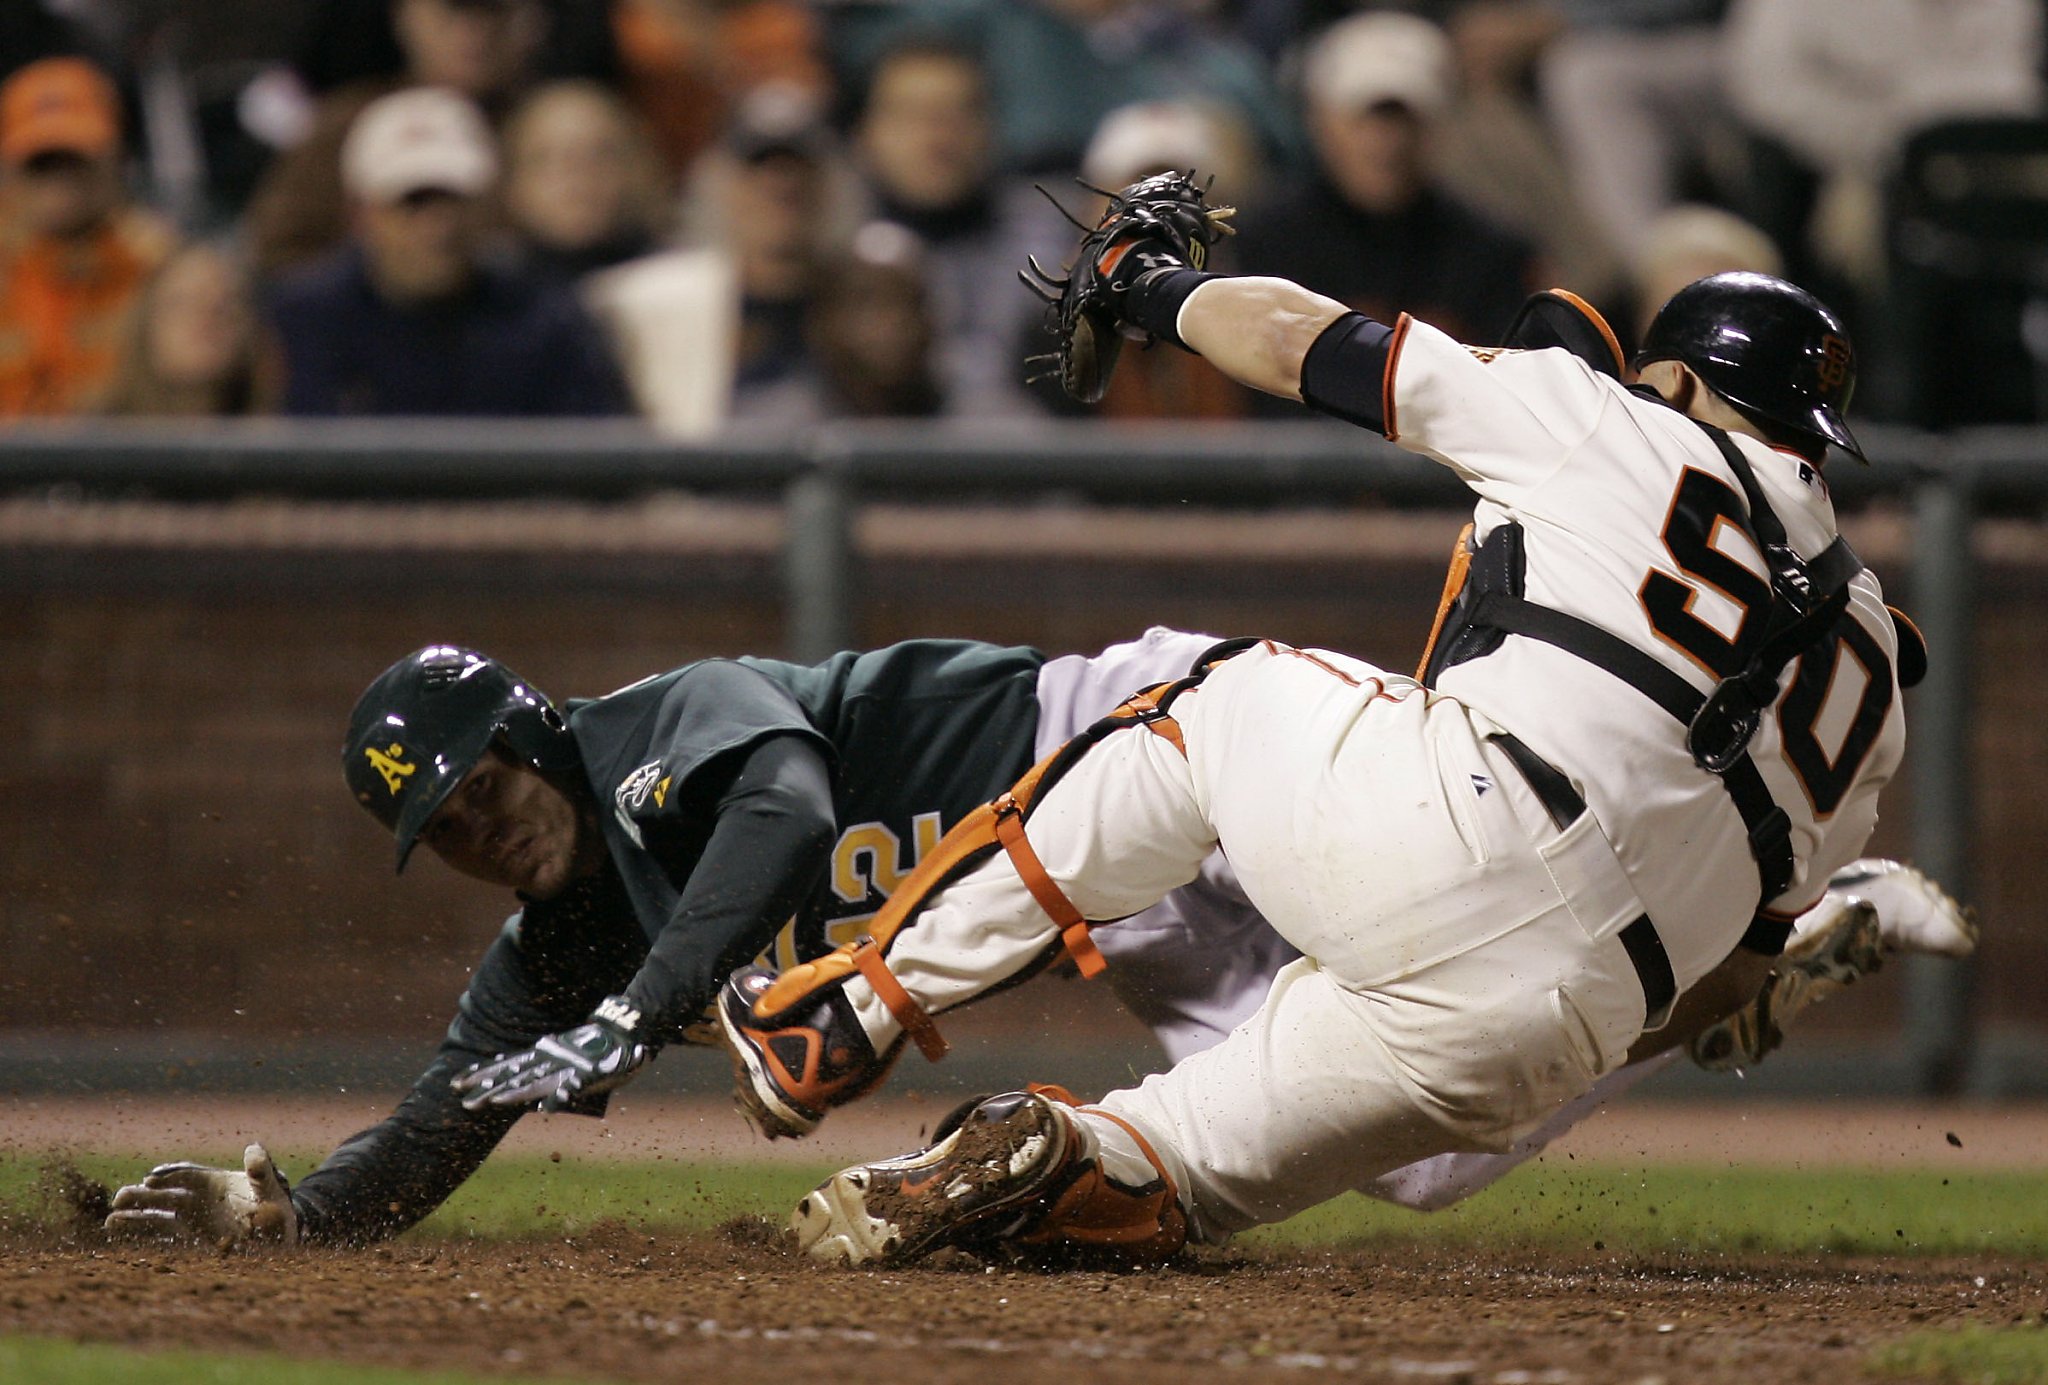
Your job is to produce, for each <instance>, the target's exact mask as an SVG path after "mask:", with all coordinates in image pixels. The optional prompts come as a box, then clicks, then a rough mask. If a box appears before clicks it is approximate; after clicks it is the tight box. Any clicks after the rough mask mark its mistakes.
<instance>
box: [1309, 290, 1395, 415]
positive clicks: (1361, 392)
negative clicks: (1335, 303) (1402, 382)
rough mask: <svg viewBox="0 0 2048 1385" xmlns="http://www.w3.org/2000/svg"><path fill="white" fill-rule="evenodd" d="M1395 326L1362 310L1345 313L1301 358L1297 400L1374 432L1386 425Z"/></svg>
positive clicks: (1319, 411)
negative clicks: (1375, 319)
mask: <svg viewBox="0 0 2048 1385" xmlns="http://www.w3.org/2000/svg"><path fill="white" fill-rule="evenodd" d="M1393 341H1394V329H1393V328H1391V327H1389V326H1387V325H1386V324H1385V323H1383V322H1375V321H1373V320H1372V319H1371V318H1369V317H1367V316H1366V315H1365V314H1363V313H1346V314H1344V316H1342V317H1340V318H1338V319H1337V320H1336V321H1335V322H1333V323H1331V324H1330V325H1329V326H1328V327H1325V328H1324V329H1323V332H1322V335H1321V336H1319V337H1317V338H1316V339H1315V341H1314V342H1313V343H1312V344H1311V345H1310V346H1309V348H1308V355H1306V356H1304V357H1302V360H1301V402H1302V403H1304V404H1306V405H1308V406H1309V407H1310V408H1311V409H1314V410H1316V411H1317V412H1318V413H1325V414H1329V415H1331V416H1332V417H1335V418H1341V419H1343V420H1344V421H1345V422H1346V423H1355V424H1357V425H1358V426H1359V427H1361V428H1370V429H1372V430H1373V431H1374V432H1375V433H1385V432H1386V431H1387V414H1386V409H1387V405H1386V379H1387V358H1388V357H1389V356H1390V355H1391V354H1392V351H1393Z"/></svg>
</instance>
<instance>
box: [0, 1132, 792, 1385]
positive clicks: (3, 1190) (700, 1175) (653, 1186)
mask: <svg viewBox="0 0 2048 1385" xmlns="http://www.w3.org/2000/svg"><path fill="white" fill-rule="evenodd" d="M194 1157H195V1158H197V1159H199V1160H200V1161H201V1162H205V1163H212V1164H218V1165H221V1166H223V1167H236V1166H239V1165H240V1163H241V1155H240V1153H239V1152H238V1151H237V1152H230V1151H227V1150H211V1151H208V1150H202V1151H200V1152H199V1153H197V1154H196V1155H195V1156H194ZM320 1159H321V1155H319V1154H317V1153H312V1152H308V1151H287V1152H285V1153H282V1154H280V1155H278V1166H279V1167H280V1168H282V1169H284V1170H285V1172H286V1173H287V1175H297V1174H302V1173H305V1172H307V1171H308V1170H311V1169H313V1168H315V1167H316V1166H317V1165H318V1164H319V1162H320ZM65 1162H66V1164H67V1165H68V1166H69V1167H71V1168H75V1169H76V1170H77V1171H78V1172H79V1173H81V1174H83V1175H85V1176H86V1177H87V1178H89V1179H96V1180H98V1181H100V1182H102V1183H105V1184H106V1185H107V1186H108V1187H109V1188H114V1187H118V1186H120V1185H121V1184H123V1183H131V1182H135V1181H136V1180H137V1179H139V1178H140V1177H141V1175H142V1174H143V1173H144V1172H146V1171H147V1170H148V1168H149V1164H150V1161H149V1160H148V1159H147V1158H144V1157H128V1156H120V1155H108V1154H73V1155H68V1156H66V1159H65ZM50 1169H51V1161H49V1160H48V1159H38V1158H30V1157H25V1156H21V1155H15V1154H0V1225H4V1222H5V1217H6V1214H7V1213H8V1212H9V1210H10V1209H11V1210H12V1212H13V1213H14V1214H15V1215H16V1216H18V1217H23V1218H26V1219H30V1220H38V1221H40V1220H47V1219H48V1218H49V1217H51V1216H52V1215H53V1210H52V1200H51V1196H50V1192H51V1183H52V1179H51V1174H50ZM831 1172H832V1169H831V1167H830V1166H828V1165H823V1164H820V1165H817V1166H815V1167H813V1166H808V1165H789V1164H737V1163H735V1164H713V1163H693V1162H684V1161H676V1162H669V1161H666V1160H645V1161H630V1162H629V1161H619V1162H603V1163H598V1162H577V1161H574V1160H565V1161H563V1162H561V1163H556V1162H554V1161H553V1160H551V1159H548V1158H544V1157H541V1156H538V1155H521V1156H507V1157H501V1158H496V1159H492V1160H490V1161H489V1162H488V1163H486V1164H485V1165H484V1167H483V1168H482V1170H481V1171H479V1172H478V1174H477V1175H476V1176H475V1177H474V1178H472V1179H470V1180H469V1181H468V1182H467V1183H465V1184H463V1185H462V1187H461V1188H459V1189H458V1190H457V1191H456V1193H455V1196H453V1197H451V1198H450V1199H448V1201H447V1202H446V1203H444V1204H443V1205H442V1206H441V1208H440V1210H439V1211H437V1212H435V1213H434V1215H433V1216H431V1217H429V1218H427V1220H426V1221H425V1222H423V1223H421V1225H420V1227H419V1229H418V1230H417V1231H416V1232H414V1233H413V1234H415V1235H422V1236H468V1237H477V1238H480V1239H494V1238H501V1237H526V1236H535V1235H547V1234H554V1235H574V1234H576V1233H577V1232H578V1231H580V1230H582V1229H583V1228H585V1227H588V1226H590V1225H592V1224H593V1223H595V1222H599V1221H625V1222H631V1223H635V1224H646V1225H650V1226H660V1227H665V1228H668V1229H671V1230H702V1229H706V1228H709V1227H715V1226H718V1225H720V1224H721V1223H723V1222H726V1221H729V1220H731V1219H732V1218H734V1217H737V1216H743V1215H747V1214H749V1213H768V1214H773V1215H776V1216H780V1215H781V1214H782V1213H783V1212H784V1211H786V1210H787V1209H788V1208H789V1207H791V1206H793V1205H794V1204H795V1202H796V1200H797V1199H798V1198H799V1197H801V1196H803V1194H805V1193H806V1192H809V1191H810V1190H811V1189H812V1188H813V1187H815V1186H816V1185H817V1184H818V1182H819V1181H820V1180H821V1179H823V1178H824V1177H825V1176H826V1175H827V1174H829V1173H831ZM5 1378H6V1377H5V1376H0V1380H4V1379H5Z"/></svg>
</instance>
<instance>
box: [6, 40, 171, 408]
mask: <svg viewBox="0 0 2048 1385" xmlns="http://www.w3.org/2000/svg"><path fill="white" fill-rule="evenodd" d="M120 165H121V122H120V109H119V105H118V102H117V99H116V97H115V95H114V88H113V84H112V83H111V82H109V81H108V80H107V78H106V76H105V75H104V74H102V73H101V72H100V71H99V69H97V68H95V67H94V66H93V65H92V64H90V63H88V62H85V61H82V60H80V59H77V58H45V59H44V60H42V61H41V62H35V63H30V64H29V65H28V66H27V67H24V68H22V69H21V70H20V71H18V72H16V73H15V74H14V75H13V76H11V77H9V78H8V79H7V82H6V84H5V85H0V417H5V418H18V417H21V416H23V415H27V414H72V413H82V412H86V411H89V410H91V409H93V408H95V407H97V406H98V404H99V403H100V401H101V399H102V398H103V397H104V395H105V394H106V391H107V390H108V388H109V386H110V385H111V383H112V380H113V376H114V373H115V370H116V367H117V364H118V362H119V359H120V355H121V349H122V344H123V343H124V342H125V341H126V339H127V335H128V319H129V316H130V314H131V313H132V312H133V311H134V308H135V305H136V303H137V301H138V299H139V298H140V296H141V294H142V290H143V287H144V285H146V284H147V283H148V282H149V279H150V276H151V275H152V274H154V273H155V271H156V268H157V266H158V265H159V264H160V263H162V261H163V259H164V257H165V255H166V254H168V253H169V250H170V247H171V235H170V232H169V230H168V228H167V227H165V226H164V225H163V224H162V223H160V222H158V221H157V220H155V219H154V218H153V217H150V216H149V215H148V214H146V213H144V212H142V211H139V210H137V209H135V208H133V207H131V206H129V205H128V202H127V199H126V196H125V194H124V193H123V191H122V187H121V166H120Z"/></svg>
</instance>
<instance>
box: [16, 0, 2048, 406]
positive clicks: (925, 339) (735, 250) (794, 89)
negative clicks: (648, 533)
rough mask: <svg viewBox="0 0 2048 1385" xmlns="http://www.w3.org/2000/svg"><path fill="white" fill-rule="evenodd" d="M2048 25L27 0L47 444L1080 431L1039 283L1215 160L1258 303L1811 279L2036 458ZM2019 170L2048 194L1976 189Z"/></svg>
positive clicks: (1378, 8) (1700, 16)
mask: <svg viewBox="0 0 2048 1385" xmlns="http://www.w3.org/2000/svg"><path fill="white" fill-rule="evenodd" d="M2044 20H2048V0H1433V2H1430V0H1417V2H1416V3H1406V4H1384V3H1372V4H1359V3H1344V0H286V3H282V4H280V3H276V0H268V2H267V3H266V2H265V0H0V417H21V416H27V415H45V416H49V415H86V414H116V415H150V416H196V415H241V414H263V413H288V414H299V415H321V416H331V415H342V414H350V415H442V416H485V415H495V416H510V415H519V416H535V415H557V416H564V415H591V416H595V415H639V416H642V417H644V418H647V419H649V420H651V421H652V422H654V423H655V424H657V425H658V426H660V427H663V428H665V429H668V430H671V431H674V432H676V433H679V434H685V435H687V434H693V433H702V432H705V431H708V430H712V429H716V428H718V427H721V426H723V425H725V424H727V423H729V422H735V421H744V420H763V421H766V422H770V423H781V424H797V423H810V422H817V421H820V420H825V419H833V418H849V417H938V416H962V417H968V418H976V419H993V418H1004V417H1018V416H1033V415H1039V416H1042V415H1046V414H1053V413H1059V412H1062V411H1064V410H1066V409H1068V408H1069V407H1070V406H1069V405H1068V404H1067V403H1066V402H1065V401H1064V400H1063V399H1062V398H1060V397H1059V395H1058V392H1057V390H1056V389H1055V388H1053V387H1052V386H1051V385H1049V384H1048V383H1046V382H1045V381H1042V380H1041V381H1038V382H1036V383H1030V382H1029V377H1030V376H1031V375H1032V374H1033V369H1034V368H1033V366H1032V365H1031V364H1030V363H1029V358H1030V357H1032V356H1034V355H1036V354H1038V353H1041V352H1043V351H1044V350H1046V349H1047V348H1048V345H1049V338H1048V337H1046V335H1045V333H1044V326H1043V320H1042V319H1043V309H1042V306H1041V305H1040V304H1039V303H1038V301H1037V300H1036V299H1035V298H1033V297H1032V296H1031V295H1030V294H1029V293H1028V292H1027V291H1026V290H1025V289H1024V288H1023V286H1022V285H1020V284H1019V283H1018V281H1017V277H1016V271H1017V269H1018V268H1019V267H1020V266H1022V265H1023V263H1024V260H1025V257H1026V255H1027V254H1035V255H1037V256H1038V257H1039V259H1040V260H1042V261H1044V262H1046V263H1048V264H1054V265H1057V264H1059V263H1061V262H1063V261H1064V259H1065V258H1066V256H1067V255H1068V254H1069V253H1071V247H1072V244H1073V241H1074V231H1073V229H1072V226H1071V225H1070V224H1069V219H1070V218H1077V219H1079V220H1082V221H1089V220H1092V218H1093V217H1094V216H1095V215H1096V214H1097V212H1098V210H1099V207H1100V205H1101V203H1100V198H1099V196H1098V195H1097V193H1096V192H1094V191H1091V188H1092V189H1104V188H1116V187H1119V186H1121V185H1123V184H1125V183H1127V182H1129V181H1132V180H1134V179H1136V178H1138V177H1141V176H1144V175H1146V174H1148V173H1152V172H1156V171H1160V170H1162V169H1168V168H1173V169H1194V170H1197V171H1198V172H1199V173H1200V174H1201V175H1202V176H1204V177H1208V176H1210V175H1213V177H1214V195H1215V197H1217V198H1218V199H1219V200H1222V201H1225V202H1229V203H1233V204H1235V205H1236V206H1238V207H1239V208H1240V217H1239V220H1240V223H1241V227H1242V230H1241V234H1240V235H1238V236H1237V237H1236V238H1234V239H1233V240H1231V241H1229V242H1227V243H1226V244H1225V246H1224V247H1223V253H1222V254H1221V255H1220V257H1219V259H1218V261H1217V262H1216V263H1215V264H1214V265H1212V267H1213V268H1221V269H1227V270H1232V271H1238V272H1245V273H1273V274H1279V275H1284V276H1286V277H1288V278H1291V279H1294V280H1296V281H1298V282H1300V283H1302V284H1304V285H1307V286H1308V287H1310V288H1313V289H1316V290H1319V291H1320V292H1322V293H1325V294H1328V295H1330V296H1332V297H1335V298H1338V299H1341V300H1343V301H1344V302H1346V303H1348V304H1350V305H1352V306H1353V307H1355V308H1358V309H1359V310H1361V311H1364V312H1367V313H1369V314H1372V315H1374V316H1376V317H1382V318H1387V319H1391V318H1392V316H1394V315H1395V314H1398V313H1400V312H1403V311H1406V312H1411V313H1413V314H1415V315H1416V316H1418V317H1422V318H1425V319H1427V320H1429V321H1431V322H1433V323H1435V324H1437V325H1439V326H1441V327H1443V328H1445V329H1446V330H1448V331H1450V332H1452V333H1453V334H1455V335H1458V336H1460V337H1461V338H1463V339H1465V340H1467V341H1470V342H1473V343H1476V344H1484V343H1487V342H1489V341H1491V340H1493V339H1495V337H1496V336H1497V334H1498V333H1500V332H1501V331H1502V330H1503V329H1505V327H1506V326H1507V324H1508V322H1509V320H1510V319H1511V318H1512V317H1513V315H1514V312H1515V309H1516V308H1517V306H1518V305H1519V304H1520V302H1521V300H1522V299H1523V297H1524V296H1525V295H1526V294H1527V293H1528V292H1530V291H1531V290H1533V289H1536V288H1542V287H1547V286H1550V285H1562V286H1564V287H1568V288H1571V289H1573V290H1575V291H1577V292H1578V293H1579V294H1580V295H1581V296H1583V297H1585V298H1587V299H1589V300H1590V301H1592V302H1593V303H1595V304H1596V305H1598V306H1599V307H1601V308H1602V309H1603V310H1604V311H1605V312H1606V313H1607V315H1608V317H1609V318H1610V320H1611V321H1613V322H1614V324H1615V325H1616V327H1617V330H1618V331H1619V332H1620V334H1621V335H1622V337H1623V338H1624V341H1625V342H1626V340H1627V339H1628V338H1629V337H1631V336H1632V335H1633V334H1634V333H1635V332H1637V331H1639V330H1640V327H1641V325H1642V323H1643V322H1644V321H1645V318H1646V314H1647V313H1648V312H1649V311H1652V310H1654V308H1655V307H1656V306H1657V305H1658V304H1659V303H1660V302H1661V301H1662V300H1663V298H1664V297H1665V296H1666V295H1668V294H1669V292H1671V291H1672V290H1673V289H1674V288H1676V287H1677V286H1679V285H1681V284H1683V283H1685V282H1687V281H1689V280H1690V279H1692V278H1694V277H1697V276H1698V275H1701V274H1705V273H1710V272H1715V271H1718V270H1723V269H1734V268H1747V269H1761V270H1766V271H1771V272H1776V273H1782V274H1785V275H1788V276H1789V277H1792V278H1794V279H1797V280H1798V281H1800V282H1801V283H1803V284H1805V285H1807V286H1808V287H1810V288H1812V289H1814V290H1815V291H1816V292H1818V293H1820V294H1821V296H1822V297H1823V298H1826V299H1827V300H1829V301H1830V302H1831V303H1833V304H1835V305H1836V306H1837V307H1838V308H1839V309H1840V310H1842V311H1843V313H1844V314H1845V316H1846V317H1847V318H1848V319H1849V321H1850V322H1851V324H1852V326H1853V327H1855V328H1856V330H1857V331H1858V333H1859V336H1860V337H1861V339H1862V340H1863V342H1864V344H1865V346H1866V357H1867V358H1869V359H1868V361H1867V369H1866V386H1865V397H1864V398H1863V399H1862V400H1860V401H1859V405H1860V410H1859V411H1860V412H1861V413H1862V414H1863V415H1864V416H1876V417H1892V418H1901V419H1906V420H1909V421H1915V422H1921V423H1927V424H1931V425H1935V426H1943V425H1949V424H1955V423H1965V422H1978V421H2010V420H2016V419H2034V418H2039V417H2043V416H2048V415H2044V413H2043V411H2042V409H2041V408H2040V407H2039V405H2040V404H2041V403H2042V402H2043V401H2048V388H2037V386H2039V385H2040V382H2042V381H2048V364H2044V363H2048V273H2044V272H2043V270H2042V266H2041V265H2040V264H2039V263H2037V262H2036V261H2037V260H2039V259H2041V258H2043V257H2048V210H2040V211H2039V213H2038V214H2039V215H2040V218H2041V219H2040V220H2038V221H2029V220H2028V217H2029V216H2032V215H2036V214H2037V209H2048V177H2044V176H2041V175H2040V174H2039V172H2038V170H2039V169H2040V168H2041V167H2042V163H2041V162H2040V161H2043V160H2048V133H2044V129H2043V124H2042V121H2041V116H2042V112H2043V92H2044V83H2043V53H2044V50H2043V30H2044ZM1992 157H1995V158H1997V159H2002V160H2004V161H2005V163H2003V164H2001V165H1998V166H1999V167H2004V168H2006V169H2007V170H2008V172H2010V170H2012V169H2021V170H2026V169H2033V170H2036V171H2035V172H2034V173H2033V174H2031V175H2029V176H2019V175H2018V174H2013V175H2012V176H2007V177H2004V178H2003V179H1998V178H1984V177H1977V176H1975V175H1974V174H1973V173H1972V172H1971V170H1975V169H1977V168H1979V167H1980V165H1981V162H1982V160H1983V159H1986V158H1992ZM1944 158H1946V159H1947V160H1948V162H1947V163H1944V162H1943V159H1944ZM1972 160H1976V162H1973V161H1972ZM1958 170H1961V171H1960V172H1959V171H1958ZM1959 180H1960V181H1959ZM1039 186H1042V187H1043V189H1044V190H1045V192H1046V193H1049V194H1050V196H1049V197H1048V196H1046V195H1044V194H1042V193H1041V192H1040V191H1039V190H1038V187H1039ZM1987 187H1988V188H1991V192H1990V193H1987V194H1986V195H1985V196H1983V197H1982V198H1980V199H1979V200H1980V201H1981V203H1982V205H1981V206H1978V205H1977V204H1976V203H1972V204H1971V210H1972V214H1971V216H1957V215H1951V213H1954V211H1955V208H1956V207H1958V206H1960V205H1962V203H1963V202H1964V201H1966V200H1967V199H1968V197H1969V196H1971V195H1974V193H1975V192H1977V191H1981V190H1982V189H1983V188H1987ZM1944 216H1946V217H1947V219H1946V220H1944V219H1943V217H1944ZM2001 217H2002V218H2004V220H2002V221H2001V220H2000V218H2001ZM1915 218H1918V219H1917V220H1916V219H1915ZM1902 228H1905V229H1904V230H1902ZM1908 232H1911V233H1908ZM1937 233H1938V234H1937ZM1973 235H1974V236H1975V237H1976V239H1971V236H1973ZM2001 235H2002V236H2003V237H2004V240H2003V241H2002V242H2001V241H2000V236H2001ZM1942 237H1947V238H1946V239H1943V238H1942ZM2015 245H2016V246H2017V247H2018V248H2017V250H2015V249H2014V246H2015ZM2029 246H2034V247H2037V248H2038V249H2039V251H2040V254H2039V255H2037V256H2034V257H2033V258H2029V255H2028V253H2027V252H2028V247H2029ZM1987 247H1988V248H1987ZM1973 255H1974V257H1975V258H1972V256H1973ZM2036 278H2039V279H2040V281H2041V282H2039V283H2038V284H2037V283H2036V282H2034V281H2035V279H2036ZM1872 365H1874V368H1869V367H1870V366H1872ZM2037 396H2038V398H2037ZM1272 405H1273V401H1268V400H1259V399H1254V398H1252V397H1250V396H1248V395H1247V394H1245V393H1244V392H1242V391H1240V390H1238V389H1237V388H1236V387H1235V386H1233V385H1230V384H1229V383H1228V382H1226V381H1224V380H1223V379H1222V377H1220V376H1219V375H1217V374H1216V373H1215V372H1213V371H1209V370H1206V369H1203V368H1200V367H1199V364H1198V363H1197V362H1195V361H1194V360H1193V358H1191V357H1188V356H1186V355H1185V354H1183V353H1180V352H1178V351H1176V350H1173V349H1172V348H1160V349H1156V350H1152V351H1148V352H1138V353H1127V354H1126V356H1125V357H1124V363H1123V365H1122V366H1120V368H1119V372H1118V374H1117V376H1116V378H1115V379H1114V381H1113V383H1112V387H1111V391H1110V394H1109V397H1108V398H1107V399H1106V400H1105V401H1104V403H1103V405H1102V406H1101V410H1100V411H1101V412H1103V413H1106V414H1108V415H1109V416H1112V417H1126V418H1139V417H1154V416H1158V417H1203V418H1229V417H1243V416H1254V415H1258V414H1262V413H1265V412H1269V411H1271V407H1272Z"/></svg>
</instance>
